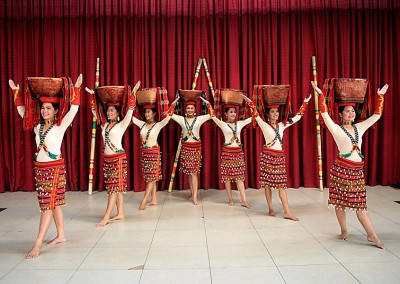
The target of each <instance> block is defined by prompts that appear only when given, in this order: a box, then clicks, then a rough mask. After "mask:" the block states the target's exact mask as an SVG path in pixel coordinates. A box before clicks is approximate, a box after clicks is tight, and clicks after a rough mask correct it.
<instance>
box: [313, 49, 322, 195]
mask: <svg viewBox="0 0 400 284" xmlns="http://www.w3.org/2000/svg"><path fill="white" fill-rule="evenodd" d="M312 69H313V77H314V83H315V85H318V79H317V64H316V60H315V56H313V57H312ZM314 102H315V122H316V129H317V144H318V178H319V190H320V191H324V181H323V172H322V146H321V126H320V123H319V116H320V112H319V108H318V93H317V92H316V91H314Z"/></svg>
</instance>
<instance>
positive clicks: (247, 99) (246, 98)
mask: <svg viewBox="0 0 400 284" xmlns="http://www.w3.org/2000/svg"><path fill="white" fill-rule="evenodd" d="M240 95H241V96H242V98H243V99H244V100H245V101H246V102H247V103H251V102H252V100H250V99H249V98H248V97H247V96H246V95H244V94H240Z"/></svg>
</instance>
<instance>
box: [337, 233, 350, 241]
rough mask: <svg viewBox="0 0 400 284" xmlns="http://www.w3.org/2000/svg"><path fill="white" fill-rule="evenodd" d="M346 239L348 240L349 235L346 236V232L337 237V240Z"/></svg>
mask: <svg viewBox="0 0 400 284" xmlns="http://www.w3.org/2000/svg"><path fill="white" fill-rule="evenodd" d="M348 239H349V235H348V234H347V231H344V232H342V233H341V234H340V235H339V240H344V241H347V240H348Z"/></svg>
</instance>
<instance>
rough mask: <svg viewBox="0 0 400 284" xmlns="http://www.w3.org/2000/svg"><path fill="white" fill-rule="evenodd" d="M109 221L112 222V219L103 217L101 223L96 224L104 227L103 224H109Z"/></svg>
mask: <svg viewBox="0 0 400 284" xmlns="http://www.w3.org/2000/svg"><path fill="white" fill-rule="evenodd" d="M108 223H110V219H103V220H101V221H100V222H99V223H97V224H96V227H103V226H105V225H107V224H108Z"/></svg>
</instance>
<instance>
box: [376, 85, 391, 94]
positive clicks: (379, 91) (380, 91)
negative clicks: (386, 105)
mask: <svg viewBox="0 0 400 284" xmlns="http://www.w3.org/2000/svg"><path fill="white" fill-rule="evenodd" d="M388 88H389V85H388V84H386V85H385V86H383V87H382V88H380V89H379V88H378V91H377V93H378V95H382V96H383V95H384V94H386V91H387V90H388Z"/></svg>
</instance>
